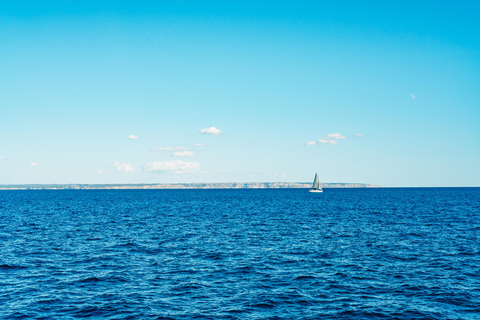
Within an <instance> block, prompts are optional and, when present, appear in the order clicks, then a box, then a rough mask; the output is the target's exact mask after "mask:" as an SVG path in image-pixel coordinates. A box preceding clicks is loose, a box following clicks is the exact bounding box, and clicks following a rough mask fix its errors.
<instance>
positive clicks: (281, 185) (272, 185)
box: [0, 182, 382, 190]
mask: <svg viewBox="0 0 480 320" xmlns="http://www.w3.org/2000/svg"><path fill="white" fill-rule="evenodd" d="M311 185H312V183H311V182H243V183H240V182H230V183H148V184H147V183H135V184H76V183H75V184H17V185H15V184H12V185H0V190H107V189H126V190H144V189H285V188H294V189H300V188H305V189H306V188H310V187H311ZM321 186H322V188H381V187H382V186H378V185H373V184H365V183H323V184H321Z"/></svg>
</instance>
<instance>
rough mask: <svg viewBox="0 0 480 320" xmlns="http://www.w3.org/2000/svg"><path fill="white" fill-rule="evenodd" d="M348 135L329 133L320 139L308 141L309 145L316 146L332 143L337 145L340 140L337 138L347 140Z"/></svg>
mask: <svg viewBox="0 0 480 320" xmlns="http://www.w3.org/2000/svg"><path fill="white" fill-rule="evenodd" d="M345 139H347V137H345V136H344V135H342V134H340V133H329V134H327V136H326V137H325V138H321V139H318V140H317V141H308V142H307V143H306V145H307V146H314V145H317V144H332V145H337V144H338V141H337V140H345Z"/></svg>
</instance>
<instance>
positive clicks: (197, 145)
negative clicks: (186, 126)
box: [193, 143, 207, 147]
mask: <svg viewBox="0 0 480 320" xmlns="http://www.w3.org/2000/svg"><path fill="white" fill-rule="evenodd" d="M193 146H194V147H206V146H207V145H206V144H203V143H195V144H194V145H193Z"/></svg>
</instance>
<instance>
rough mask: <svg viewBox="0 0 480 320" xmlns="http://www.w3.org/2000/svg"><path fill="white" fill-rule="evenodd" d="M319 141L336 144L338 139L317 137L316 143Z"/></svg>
mask: <svg viewBox="0 0 480 320" xmlns="http://www.w3.org/2000/svg"><path fill="white" fill-rule="evenodd" d="M318 143H320V144H333V145H337V144H338V141H337V140H332V139H326V138H322V139H318V140H317V144H318Z"/></svg>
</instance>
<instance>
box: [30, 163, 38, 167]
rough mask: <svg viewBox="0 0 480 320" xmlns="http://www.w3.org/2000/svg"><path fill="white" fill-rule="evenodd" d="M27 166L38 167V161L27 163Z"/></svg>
mask: <svg viewBox="0 0 480 320" xmlns="http://www.w3.org/2000/svg"><path fill="white" fill-rule="evenodd" d="M28 166H29V167H38V163H36V162H32V163H30V164H29V165H28Z"/></svg>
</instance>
